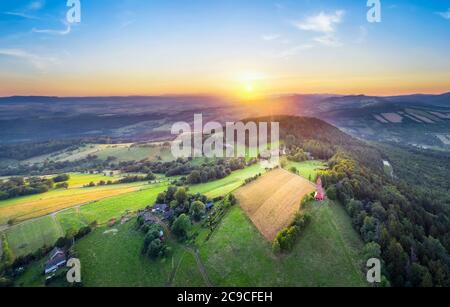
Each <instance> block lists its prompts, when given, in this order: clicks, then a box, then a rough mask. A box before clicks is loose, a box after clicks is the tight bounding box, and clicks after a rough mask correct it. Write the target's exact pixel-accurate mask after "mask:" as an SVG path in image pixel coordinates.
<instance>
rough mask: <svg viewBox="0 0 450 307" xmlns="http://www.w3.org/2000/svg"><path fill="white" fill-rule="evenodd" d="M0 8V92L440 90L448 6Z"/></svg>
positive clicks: (303, 3)
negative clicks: (377, 12)
mask: <svg viewBox="0 0 450 307" xmlns="http://www.w3.org/2000/svg"><path fill="white" fill-rule="evenodd" d="M66 2H67V0H14V1H10V0H0V96H11V95H52V96H105V95H172V94H176V95H181V94H208V95H210V94H213V95H234V96H238V97H242V98H251V97H257V96H259V95H273V94H288V93H334V94H367V95H398V94H408V93H443V92H448V91H450V56H449V54H450V53H449V50H450V0H422V1H419V0H381V1H380V2H381V22H379V23H370V22H368V20H367V12H368V10H369V8H368V7H367V0H339V1H338V0H293V1H289V0H286V1H284V0H146V1H143V0H120V1H119V0H80V3H81V11H80V12H81V20H80V22H79V23H69V22H68V20H67V18H66V14H67V11H68V10H69V7H67V5H66V4H67V3H66Z"/></svg>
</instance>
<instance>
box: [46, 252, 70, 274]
mask: <svg viewBox="0 0 450 307" xmlns="http://www.w3.org/2000/svg"><path fill="white" fill-rule="evenodd" d="M66 262H67V257H66V253H65V252H64V250H62V249H60V248H58V247H55V248H54V249H53V250H52V251H51V252H50V254H49V257H48V260H47V262H46V263H45V268H44V273H45V274H49V273H54V272H56V271H57V270H58V269H59V268H60V267H62V266H64V265H65V264H66Z"/></svg>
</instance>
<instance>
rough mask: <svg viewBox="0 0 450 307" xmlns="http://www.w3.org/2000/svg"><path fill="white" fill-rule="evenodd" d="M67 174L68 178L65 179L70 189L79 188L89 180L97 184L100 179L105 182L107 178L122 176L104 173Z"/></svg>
mask: <svg viewBox="0 0 450 307" xmlns="http://www.w3.org/2000/svg"><path fill="white" fill-rule="evenodd" d="M68 175H70V178H69V180H68V181H67V183H68V184H69V188H70V189H72V188H81V187H83V186H85V185H88V184H89V183H91V182H93V183H95V184H97V183H99V182H100V181H105V182H107V181H108V180H111V181H116V180H118V179H120V178H122V177H123V176H120V175H114V176H109V175H108V176H105V175H104V174H83V173H69V174H68Z"/></svg>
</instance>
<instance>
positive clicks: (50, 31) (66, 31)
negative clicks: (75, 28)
mask: <svg viewBox="0 0 450 307" xmlns="http://www.w3.org/2000/svg"><path fill="white" fill-rule="evenodd" d="M31 31H32V32H33V33H39V34H49V35H62V36H63V35H68V34H70V33H71V32H72V27H71V25H70V24H69V23H67V24H66V28H65V29H63V30H54V29H36V28H33V29H32V30H31Z"/></svg>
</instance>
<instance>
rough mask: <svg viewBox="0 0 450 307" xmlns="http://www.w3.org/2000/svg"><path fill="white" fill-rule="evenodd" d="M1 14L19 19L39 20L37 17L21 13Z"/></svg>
mask: <svg viewBox="0 0 450 307" xmlns="http://www.w3.org/2000/svg"><path fill="white" fill-rule="evenodd" d="M3 14H5V15H10V16H16V17H21V18H25V19H33V20H39V19H40V18H39V17H36V16H33V15H29V14H26V13H23V12H3Z"/></svg>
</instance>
